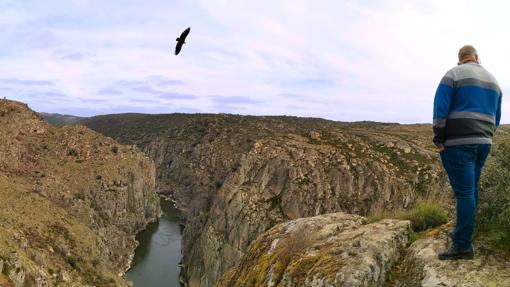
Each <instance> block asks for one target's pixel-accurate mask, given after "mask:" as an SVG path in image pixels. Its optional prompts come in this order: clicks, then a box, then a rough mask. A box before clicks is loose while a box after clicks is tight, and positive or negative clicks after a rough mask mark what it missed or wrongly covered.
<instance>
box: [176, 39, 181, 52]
mask: <svg viewBox="0 0 510 287" xmlns="http://www.w3.org/2000/svg"><path fill="white" fill-rule="evenodd" d="M181 48H182V42H181V41H179V42H177V45H175V55H177V54H179V52H180V51H181Z"/></svg>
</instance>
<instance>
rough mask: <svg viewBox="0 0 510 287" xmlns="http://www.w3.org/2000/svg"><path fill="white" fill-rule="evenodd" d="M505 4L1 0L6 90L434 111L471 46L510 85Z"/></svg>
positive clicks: (106, 106)
mask: <svg viewBox="0 0 510 287" xmlns="http://www.w3.org/2000/svg"><path fill="white" fill-rule="evenodd" d="M509 10H510V2H508V1H469V0H465V1H460V0H448V1H444V0H428V1H413V0H387V1H380V0H377V1H376V0H372V1H370V0H357V1H356V0H345V1H342V0H315V1H312V0H308V1H305V0H257V1H254V0H252V1H244V0H181V1H176V0H145V1H138V0H136V1H135V0H122V1H121V0H109V1H105V0H103V1H100V0H90V1H85V0H61V1H56V0H45V1H40V0H33V1H30V0H0V31H1V32H0V96H2V97H3V96H5V97H7V98H8V99H14V100H19V101H23V102H26V103H28V104H29V106H30V107H31V108H33V109H35V110H36V111H42V112H54V113H64V114H73V115H79V116H93V115H97V114H108V113H123V112H141V113H174V112H181V113H234V114H244V115H293V116H303V117H320V118H326V119H331V120H339V121H359V120H373V121H382V122H400V123H429V122H431V120H432V105H433V97H434V93H435V90H436V88H437V85H438V83H439V81H440V79H441V77H442V76H443V75H444V74H445V73H446V72H447V71H448V70H449V69H450V68H452V67H454V66H455V65H456V64H457V52H458V50H459V48H460V47H461V46H463V45H465V44H472V45H474V46H475V47H476V48H477V50H478V52H479V54H480V58H481V61H482V65H483V66H484V67H486V68H487V69H488V70H489V71H490V72H491V73H492V74H493V75H494V76H495V77H496V78H497V79H498V81H499V83H500V86H501V88H502V90H503V94H508V91H509V90H510V73H509V72H508V69H510V53H509V52H508V51H510V39H509V38H508V37H506V35H507V34H508V33H507V26H508V23H507V22H508V21H507V19H508V15H507V14H508V11H509ZM187 27H191V33H190V34H189V36H188V39H187V40H186V42H187V43H186V44H185V45H184V47H183V49H182V51H181V53H180V54H179V55H178V56H175V55H174V47H175V39H176V38H177V37H178V36H179V35H180V33H181V32H182V31H183V30H184V29H185V28H187ZM509 101H510V99H508V98H507V97H503V115H502V122H503V123H510V112H509V113H506V112H505V107H506V106H508V107H510V105H508V102H509Z"/></svg>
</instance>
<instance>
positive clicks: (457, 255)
mask: <svg viewBox="0 0 510 287" xmlns="http://www.w3.org/2000/svg"><path fill="white" fill-rule="evenodd" d="M437 258H439V260H457V259H473V258H474V253H473V249H459V248H456V247H455V246H453V245H452V246H450V248H448V250H446V251H444V252H443V253H439V255H438V256H437Z"/></svg>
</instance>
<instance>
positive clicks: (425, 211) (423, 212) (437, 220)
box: [397, 201, 448, 232]
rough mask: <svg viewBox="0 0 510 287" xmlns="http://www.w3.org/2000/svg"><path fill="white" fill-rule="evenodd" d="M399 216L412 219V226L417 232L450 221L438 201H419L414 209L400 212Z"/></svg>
mask: <svg viewBox="0 0 510 287" xmlns="http://www.w3.org/2000/svg"><path fill="white" fill-rule="evenodd" d="M397 218H399V219H405V220H409V221H411V226H412V228H413V230H414V231H416V232H419V231H423V230H426V229H429V228H433V227H437V226H440V225H443V224H445V223H446V222H448V216H447V214H446V211H445V210H444V209H443V208H442V207H441V206H440V205H438V204H437V203H433V202H430V201H419V202H417V203H416V205H415V206H414V207H413V208H412V209H410V210H406V211H402V212H400V214H398V216H397Z"/></svg>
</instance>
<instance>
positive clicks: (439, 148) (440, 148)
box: [436, 145, 444, 152]
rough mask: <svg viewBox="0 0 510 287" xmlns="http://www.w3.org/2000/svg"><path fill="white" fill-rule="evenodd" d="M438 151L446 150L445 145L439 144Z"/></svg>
mask: <svg viewBox="0 0 510 287" xmlns="http://www.w3.org/2000/svg"><path fill="white" fill-rule="evenodd" d="M436 151H437V152H442V151H444V145H442V146H438V147H437V149H436Z"/></svg>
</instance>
